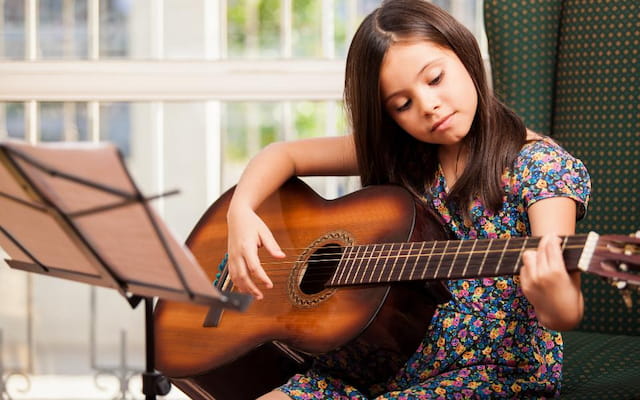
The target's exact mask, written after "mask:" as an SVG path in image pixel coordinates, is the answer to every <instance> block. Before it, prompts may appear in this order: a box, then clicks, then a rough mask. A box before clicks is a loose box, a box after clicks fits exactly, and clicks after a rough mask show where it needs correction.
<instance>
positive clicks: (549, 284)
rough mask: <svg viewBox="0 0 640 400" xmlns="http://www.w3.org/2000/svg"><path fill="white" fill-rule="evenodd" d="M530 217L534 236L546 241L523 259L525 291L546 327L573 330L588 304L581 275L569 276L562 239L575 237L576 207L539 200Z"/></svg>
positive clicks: (555, 200)
mask: <svg viewBox="0 0 640 400" xmlns="http://www.w3.org/2000/svg"><path fill="white" fill-rule="evenodd" d="M528 214H529V221H530V223H531V234H532V235H533V236H541V237H542V239H541V240H540V244H539V246H538V249H537V250H536V251H534V250H528V251H526V252H525V253H524V254H523V256H522V259H523V263H524V266H523V268H522V270H521V271H520V282H521V284H522V291H523V292H524V295H525V296H526V297H527V299H528V300H529V302H530V303H531V304H532V305H533V307H534V308H535V310H536V315H537V317H538V321H540V323H541V324H542V325H544V326H545V327H547V328H549V329H553V330H558V331H562V330H570V329H572V328H574V327H575V326H576V325H577V324H578V323H579V322H580V320H581V319H582V313H583V309H584V303H583V297H582V291H581V290H580V273H579V272H572V273H570V274H569V273H568V272H567V270H566V268H565V263H564V259H563V258H562V250H561V248H560V244H561V240H560V239H559V238H558V236H559V235H563V236H564V235H573V234H575V222H576V203H575V201H574V200H572V199H570V198H567V197H553V198H549V199H544V200H539V201H537V202H536V203H534V204H532V205H531V207H529V209H528Z"/></svg>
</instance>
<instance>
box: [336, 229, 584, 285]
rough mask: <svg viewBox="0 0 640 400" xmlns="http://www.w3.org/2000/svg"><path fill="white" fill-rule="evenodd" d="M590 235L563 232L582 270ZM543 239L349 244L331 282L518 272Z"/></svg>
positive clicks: (566, 251) (570, 258) (569, 257)
mask: <svg viewBox="0 0 640 400" xmlns="http://www.w3.org/2000/svg"><path fill="white" fill-rule="evenodd" d="M586 240H587V235H576V236H566V237H562V249H563V255H564V259H565V264H566V266H567V269H568V270H569V271H573V270H576V269H577V263H578V259H579V258H580V255H581V253H582V249H583V247H584V244H585V242H586ZM539 241H540V239H539V238H534V237H518V238H509V239H478V240H447V241H432V242H407V243H382V244H367V245H358V246H349V247H345V248H344V249H343V253H342V257H341V258H340V261H339V263H338V266H337V269H336V271H335V273H334V275H333V276H332V278H331V279H330V280H329V282H328V284H327V286H351V285H367V284H381V283H392V282H406V281H421V280H440V279H461V278H478V277H486V276H501V275H517V274H518V272H519V271H520V267H521V266H522V253H523V252H524V251H525V250H528V249H536V248H537V246H538V242H539Z"/></svg>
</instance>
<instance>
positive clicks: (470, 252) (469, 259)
mask: <svg viewBox="0 0 640 400" xmlns="http://www.w3.org/2000/svg"><path fill="white" fill-rule="evenodd" d="M477 243H478V240H474V241H473V245H472V246H471V250H469V257H467V262H466V263H465V264H464V268H463V269H462V274H461V278H465V277H466V276H467V268H469V262H470V261H471V257H472V256H473V255H474V253H473V251H474V250H475V248H476V244H477Z"/></svg>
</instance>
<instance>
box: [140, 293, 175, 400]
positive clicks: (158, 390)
mask: <svg viewBox="0 0 640 400" xmlns="http://www.w3.org/2000/svg"><path fill="white" fill-rule="evenodd" d="M144 322H145V336H146V341H145V348H146V349H145V351H146V366H145V371H144V372H143V373H142V393H143V394H144V395H145V400H155V399H156V395H162V396H164V395H166V394H167V393H169V391H170V390H171V382H170V381H169V379H168V378H167V377H166V376H164V375H162V374H161V373H160V372H158V371H156V367H155V355H156V351H155V346H156V344H155V334H154V327H153V298H151V297H145V298H144Z"/></svg>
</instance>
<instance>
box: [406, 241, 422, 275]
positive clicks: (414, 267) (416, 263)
mask: <svg viewBox="0 0 640 400" xmlns="http://www.w3.org/2000/svg"><path fill="white" fill-rule="evenodd" d="M424 243H425V242H422V243H421V244H420V249H419V250H418V253H417V256H416V260H415V262H414V263H413V268H411V274H410V275H409V279H410V280H413V274H414V273H415V272H416V267H417V266H418V260H419V259H420V255H421V254H422V249H423V248H424ZM409 253H411V254H413V243H411V249H410V250H409ZM408 258H409V256H408V255H407V259H408Z"/></svg>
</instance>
